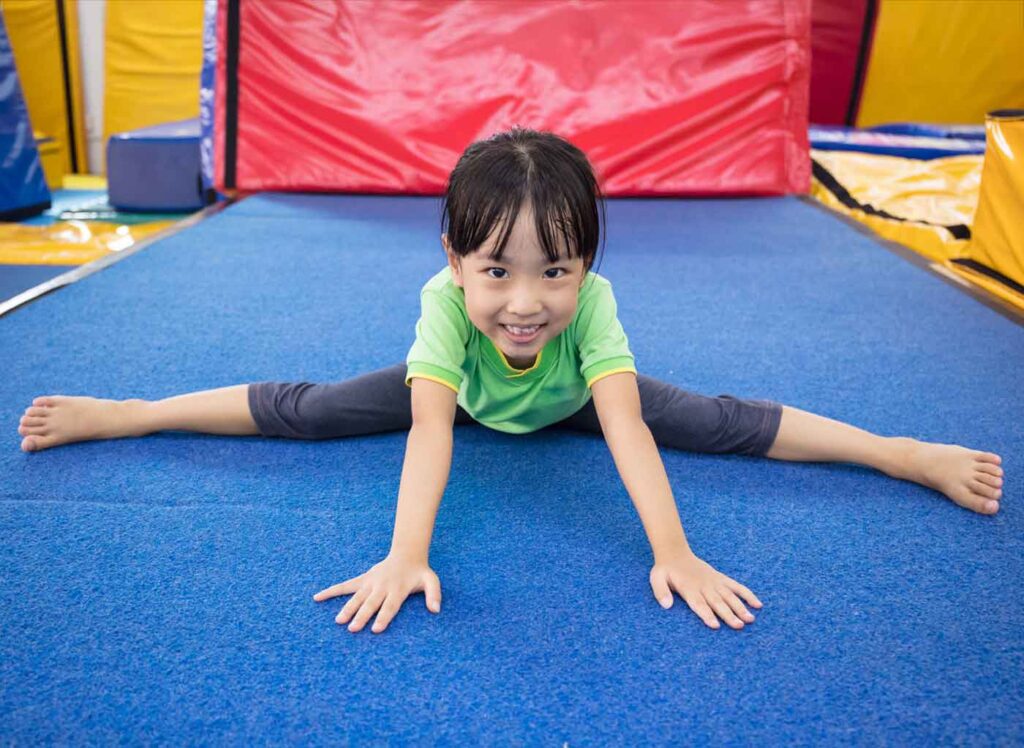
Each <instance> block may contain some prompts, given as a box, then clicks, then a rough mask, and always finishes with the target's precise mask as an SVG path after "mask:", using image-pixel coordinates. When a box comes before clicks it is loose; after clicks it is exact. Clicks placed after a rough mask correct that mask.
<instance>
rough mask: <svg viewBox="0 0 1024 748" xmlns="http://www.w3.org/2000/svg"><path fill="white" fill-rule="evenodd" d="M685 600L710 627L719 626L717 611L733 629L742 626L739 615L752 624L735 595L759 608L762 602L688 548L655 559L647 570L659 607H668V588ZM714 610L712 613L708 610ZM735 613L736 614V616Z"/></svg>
mask: <svg viewBox="0 0 1024 748" xmlns="http://www.w3.org/2000/svg"><path fill="white" fill-rule="evenodd" d="M669 584H671V585H672V587H674V588H675V590H676V592H678V593H679V596H680V597H682V598H683V600H685V601H686V604H687V605H689V606H690V609H691V610H693V612H694V613H696V614H697V615H698V616H700V618H701V620H703V621H704V623H706V624H707V625H708V626H710V627H711V628H713V629H717V628H718V627H719V624H718V619H717V618H715V613H717V614H718V615H719V616H721V618H722V619H723V620H724V621H725V622H726V623H728V624H729V625H730V626H732V627H733V628H734V629H741V628H743V621H741V620H740V618H742V619H743V620H744V621H746V622H747V623H753V621H754V616H753V614H752V613H751V612H750V611H748V610H747V609H746V607H744V605H743V603H742V602H741V601H740V599H739V598H738V597H737V596H736V595H737V593H739V594H740V595H742V596H743V597H744V598H745V599H746V601H747V602H748V603H750V604H751V605H753V606H755V607H758V608H760V607H761V605H762V603H761V601H760V600H758V599H757V596H756V595H754V593H753V592H751V591H750V590H748V589H747V588H746V587H744V586H743V585H742V584H740V583H739V582H737V581H736V580H734V579H730V578H729V577H727V576H725V574H722V573H721V572H720V571H716V570H715V569H714V568H713V567H712V566H711V564H709V563H707V562H706V561H703V560H701V559H699V558H697V556H696V555H695V554H693V553H692V552H690V551H686V552H681V553H679V554H677V555H675V556H671V557H669V558H662V559H658V558H655V561H654V568H652V569H651V589H652V590H654V597H655V598H656V599H657V600H658V601H659V602H660V603H661V607H663V608H665V609H666V610H667V609H668V608H671V607H672V601H673V596H672V590H671V589H670V588H669ZM712 609H714V613H713V612H712ZM737 616H739V617H737Z"/></svg>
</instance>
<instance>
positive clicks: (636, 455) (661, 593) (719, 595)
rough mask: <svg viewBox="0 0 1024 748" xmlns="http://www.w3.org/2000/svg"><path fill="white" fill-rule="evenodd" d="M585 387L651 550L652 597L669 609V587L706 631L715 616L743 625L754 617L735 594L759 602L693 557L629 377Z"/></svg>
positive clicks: (624, 375) (616, 376)
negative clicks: (590, 390) (590, 393)
mask: <svg viewBox="0 0 1024 748" xmlns="http://www.w3.org/2000/svg"><path fill="white" fill-rule="evenodd" d="M591 389H592V390H593V393H594V408H595V409H596V410H597V417H598V420H600V421H601V430H602V431H603V432H604V437H605V441H606V442H607V443H608V448H609V449H610V450H611V453H612V457H613V458H614V459H615V466H616V467H617V468H618V470H619V475H621V476H622V481H623V483H625V484H626V490H628V491H629V495H630V497H631V498H632V499H633V503H634V504H635V505H636V509H637V512H638V513H639V514H640V519H641V521H642V522H643V524H644V530H646V532H647V538H648V540H650V542H651V548H652V549H653V550H654V568H653V569H651V589H652V591H653V592H654V596H655V597H656V598H658V601H659V602H660V603H661V605H662V606H663V607H665V608H669V607H671V606H672V588H673V587H674V588H675V590H676V591H677V592H678V593H679V594H680V596H681V597H682V598H683V599H684V600H685V601H686V604H687V605H689V606H690V609H691V610H693V612H694V613H696V614H697V615H698V616H700V617H701V619H702V620H703V621H704V623H706V624H707V625H708V626H710V627H711V628H718V626H719V624H718V618H716V615H717V616H718V617H720V618H721V619H722V620H724V621H725V622H726V623H727V624H729V625H730V626H731V627H732V628H734V629H735V628H743V625H744V623H743V622H744V621H746V622H747V623H750V622H752V621H753V620H754V616H753V615H752V614H751V613H750V611H748V610H747V609H746V607H744V605H743V602H742V601H741V600H740V599H739V597H737V595H742V596H743V597H744V598H745V599H746V601H747V602H748V603H750V604H751V605H755V606H757V607H758V608H760V607H761V601H760V600H758V599H757V596H756V595H754V593H753V592H751V591H750V590H749V589H747V588H746V587H744V586H743V585H742V584H740V583H739V582H737V581H736V580H735V579H732V578H731V577H727V576H726V575H725V574H722V573H721V572H719V571H717V570H716V569H715V568H713V567H712V566H711V565H710V564H708V563H707V562H706V561H703V560H702V559H700V558H698V557H697V555H696V554H695V553H694V552H693V550H691V548H690V545H689V543H687V542H686V535H685V534H684V533H683V526H682V524H681V523H680V521H679V513H678V512H677V511H676V505H675V500H674V499H673V498H672V489H671V487H670V486H669V483H668V476H667V475H665V466H664V465H663V464H662V462H661V455H660V454H658V445H657V444H656V443H655V441H654V437H653V436H652V435H651V430H650V429H649V428H647V424H646V423H644V421H643V417H642V413H641V408H640V393H639V391H638V390H637V386H636V377H635V375H634V374H633V373H632V372H620V373H618V374H610V375H608V376H607V377H604V378H603V379H599V380H597V381H596V382H594V383H593V384H592V386H591ZM741 617H742V619H743V620H740V618H741Z"/></svg>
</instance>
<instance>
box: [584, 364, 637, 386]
mask: <svg viewBox="0 0 1024 748" xmlns="http://www.w3.org/2000/svg"><path fill="white" fill-rule="evenodd" d="M624 371H628V372H632V373H633V374H636V369H632V368H630V367H628V366H627V367H623V368H621V369H612V370H611V371H603V372H601V373H600V374H598V375H597V376H596V377H594V378H593V379H591V380H590V381H589V382H587V387H593V386H594V382H596V381H597V380H599V379H604V378H605V377H609V376H611V375H612V374H621V373H622V372H624Z"/></svg>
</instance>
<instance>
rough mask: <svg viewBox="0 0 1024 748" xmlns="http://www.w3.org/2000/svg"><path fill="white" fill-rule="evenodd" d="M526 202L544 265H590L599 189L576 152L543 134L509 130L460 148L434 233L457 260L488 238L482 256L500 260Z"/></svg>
mask: <svg viewBox="0 0 1024 748" xmlns="http://www.w3.org/2000/svg"><path fill="white" fill-rule="evenodd" d="M527 204H528V205H529V206H530V207H531V209H532V210H533V224H534V230H535V231H536V235H537V240H538V243H539V244H540V246H541V250H542V251H543V253H544V256H545V257H546V258H547V260H548V261H549V262H552V263H553V262H558V261H559V260H560V259H573V258H575V257H579V258H581V259H582V260H583V261H584V264H585V265H586V266H589V265H590V264H592V262H593V260H594V257H595V255H596V253H597V249H598V244H599V242H600V239H601V224H602V223H603V220H602V216H603V212H604V202H603V200H602V199H601V194H600V189H599V188H598V186H597V181H596V179H595V178H594V174H593V171H592V169H591V167H590V164H589V163H588V162H587V160H586V157H585V156H584V155H583V154H582V152H580V151H579V150H578V149H576V148H575V147H574V146H572V145H571V144H569V143H568V142H566V141H564V140H562V139H561V138H558V137H557V136H554V135H551V134H550V133H536V132H532V131H522V130H514V131H513V132H511V133H504V134H499V135H497V136H495V137H493V138H491V139H489V140H486V141H479V142H477V143H474V144H472V145H471V146H470V147H469V148H467V149H466V152H465V153H464V154H463V156H462V158H461V159H460V160H459V163H458V164H457V165H456V168H455V170H454V171H453V172H452V175H451V177H450V179H449V184H448V189H447V190H446V192H445V196H444V200H443V202H442V205H441V210H442V216H441V230H442V233H447V235H448V241H449V244H450V245H451V247H452V249H453V251H454V252H455V253H456V254H458V255H460V256H463V257H464V256H465V255H467V254H470V253H472V252H475V251H476V250H478V249H479V248H480V247H482V246H483V245H484V243H485V242H487V241H488V240H489V239H491V238H492V237H493V241H494V243H493V246H492V248H491V250H490V252H489V256H490V258H491V259H493V260H499V261H500V260H501V257H502V254H503V252H504V250H505V247H506V246H507V245H508V240H509V237H510V236H511V234H512V228H513V227H514V226H515V223H516V220H517V219H518V218H519V213H520V211H521V210H522V209H523V207H524V206H525V205H527ZM599 210H600V213H599Z"/></svg>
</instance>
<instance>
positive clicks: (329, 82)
mask: <svg viewBox="0 0 1024 748" xmlns="http://www.w3.org/2000/svg"><path fill="white" fill-rule="evenodd" d="M217 31H218V42H217V47H218V54H217V81H216V86H215V88H216V106H215V112H214V122H215V145H214V155H215V176H214V182H215V184H216V186H217V188H218V189H221V190H224V189H238V190H241V191H257V190H311V191H316V190H321V191H340V192H366V193H406V194H440V193H441V192H442V191H443V189H444V183H445V180H446V179H447V176H448V173H449V172H450V171H451V169H452V167H453V166H454V165H455V162H456V160H457V158H458V155H459V154H460V153H461V152H462V150H463V149H464V148H465V147H466V146H467V145H468V144H469V143H471V142H472V141H474V140H477V139H480V138H484V137H487V136H489V135H491V134H493V133H494V132H496V131H499V130H505V129H508V128H509V127H511V126H513V125H521V126H524V127H532V128H535V129H543V130H552V131H554V132H557V133H559V134H560V135H563V136H565V137H567V138H568V139H570V140H571V141H573V142H574V143H575V144H576V145H578V146H579V147H580V148H582V149H583V150H584V151H585V152H586V153H587V154H588V156H589V157H590V158H591V159H592V161H593V163H594V166H595V168H596V169H597V172H598V175H599V178H600V179H601V181H602V186H603V188H604V190H605V192H606V193H607V194H609V195H700V194H782V193H791V192H806V191H807V189H808V187H809V183H810V159H809V155H808V140H807V106H808V89H809V84H808V79H809V72H810V71H809V66H810V61H809V58H810V0H770V1H769V2H761V3H731V2H730V3H721V2H716V1H712V0H692V1H690V2H685V3H661V2H656V3H621V2H606V1H601V0H594V1H593V2H587V3H576V2H554V1H552V0H540V1H539V2H538V1H536V0H534V1H524V0H517V1H516V2H509V1H499V0H492V1H489V2H448V1H442V2H438V1H437V0H433V1H431V2H426V1H424V2H417V1H415V0H404V1H401V2H394V1H392V2H375V3H363V2H348V1H346V0H339V2H331V3H322V2H316V0H295V1H293V2H282V3H270V2H257V1H254V0H221V2H220V5H219V7H218V24H217Z"/></svg>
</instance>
